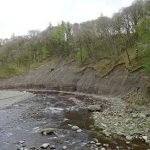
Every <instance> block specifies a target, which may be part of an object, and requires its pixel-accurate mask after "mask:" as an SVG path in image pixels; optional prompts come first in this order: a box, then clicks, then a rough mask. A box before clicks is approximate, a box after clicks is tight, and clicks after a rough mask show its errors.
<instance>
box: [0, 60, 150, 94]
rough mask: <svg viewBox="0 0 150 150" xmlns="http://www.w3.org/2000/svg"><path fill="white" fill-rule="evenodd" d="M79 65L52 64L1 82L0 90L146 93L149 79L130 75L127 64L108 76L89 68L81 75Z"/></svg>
mask: <svg viewBox="0 0 150 150" xmlns="http://www.w3.org/2000/svg"><path fill="white" fill-rule="evenodd" d="M77 70H78V66H77V64H76V63H75V62H69V61H67V60H59V61H58V62H54V61H50V62H47V63H45V64H44V65H42V66H40V67H39V68H37V69H34V70H30V71H29V72H28V73H27V74H25V75H19V76H15V77H12V78H10V79H3V80H1V81H0V88H19V87H21V88H46V89H58V90H72V91H80V92H89V93H98V94H103V95H105V94H111V95H120V94H121V95H124V94H126V93H128V92H129V91H133V90H135V91H146V90H147V88H146V84H147V80H148V77H146V76H145V75H143V74H142V72H139V71H137V72H133V73H129V72H128V71H127V70H126V69H125V67H124V66H123V65H119V66H116V68H114V69H113V70H112V72H110V73H109V74H108V75H106V76H105V77H103V78H102V77H100V75H97V74H96V71H95V70H94V69H93V68H90V67H87V68H86V69H84V70H83V71H80V72H78V71H77Z"/></svg>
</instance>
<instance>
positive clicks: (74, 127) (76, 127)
mask: <svg viewBox="0 0 150 150" xmlns="http://www.w3.org/2000/svg"><path fill="white" fill-rule="evenodd" d="M78 129H80V128H79V127H78V126H72V130H74V131H77V130H78Z"/></svg>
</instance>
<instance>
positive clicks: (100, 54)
mask: <svg viewBox="0 0 150 150" xmlns="http://www.w3.org/2000/svg"><path fill="white" fill-rule="evenodd" d="M53 57H64V58H65V57H69V58H70V59H72V60H74V61H76V62H77V63H79V64H81V65H90V64H96V66H95V68H100V67H102V68H103V69H104V68H106V66H111V65H112V66H115V65H117V64H121V63H124V64H125V65H126V67H127V68H128V69H129V70H133V71H134V69H135V68H137V69H138V68H140V67H144V68H145V69H144V70H145V71H146V72H150V1H149V0H145V1H143V0H136V1H134V2H133V4H132V5H131V6H129V7H126V8H122V9H121V10H120V11H119V12H117V13H115V14H114V15H113V17H112V18H109V17H106V16H104V15H103V14H101V15H100V17H98V18H97V19H96V20H91V21H87V22H83V23H80V24H79V23H75V24H71V23H69V22H64V21H62V22H61V23H60V24H58V25H57V26H52V25H51V24H50V25H49V26H48V27H47V29H46V30H44V31H42V32H40V31H37V30H31V31H29V32H28V35H26V36H15V35H12V37H11V38H10V39H1V40H0V77H9V76H11V75H15V74H20V73H24V72H26V71H27V70H29V69H30V68H32V67H35V66H37V65H39V64H41V63H42V62H43V61H44V60H47V59H51V58H53ZM100 61H102V63H101V64H100V65H99V62H100ZM108 70H110V69H108Z"/></svg>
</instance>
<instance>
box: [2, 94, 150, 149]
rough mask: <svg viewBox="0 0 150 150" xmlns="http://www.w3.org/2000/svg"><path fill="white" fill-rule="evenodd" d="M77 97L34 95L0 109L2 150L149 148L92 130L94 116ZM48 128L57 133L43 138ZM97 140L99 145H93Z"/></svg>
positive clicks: (137, 142) (139, 142)
mask: <svg viewBox="0 0 150 150" xmlns="http://www.w3.org/2000/svg"><path fill="white" fill-rule="evenodd" d="M21 97H22V96H21ZM21 97H20V98H21ZM75 97H76V95H74V94H71V93H59V92H51V93H47V92H44V93H43V92H42V93H37V92H36V93H35V92H34V96H31V97H28V98H27V99H24V100H22V101H15V102H14V103H11V105H6V107H1V108H0V150H17V149H18V150H19V149H20V150H22V149H23V148H22V146H24V147H27V148H31V147H32V148H33V147H36V148H40V146H41V145H42V144H43V143H50V144H51V145H55V148H56V149H58V150H62V148H63V146H66V147H67V149H69V150H98V149H99V150H131V149H132V150H147V149H148V148H150V147H149V146H148V145H147V144H145V143H144V142H141V141H135V142H133V143H127V142H126V141H125V140H124V139H121V138H119V139H118V138H112V137H106V136H104V135H103V134H102V131H101V130H99V129H96V128H94V127H93V123H94V122H93V119H92V117H91V116H92V113H91V112H89V111H88V110H87V109H86V107H79V106H78V105H77V104H76V103H75V102H74V101H73V98H75ZM12 99H15V98H12ZM77 99H78V101H79V103H80V102H81V104H83V102H82V99H83V96H77ZM88 103H90V99H87V100H86V103H85V105H87V104H88ZM72 126H78V127H79V128H80V129H82V131H81V132H79V133H77V132H76V131H74V130H72ZM45 128H54V129H55V133H56V134H53V135H47V136H43V135H42V134H41V130H42V129H45ZM97 133H99V134H97ZM93 138H94V139H93ZM95 138H96V140H98V141H97V143H99V145H98V144H97V145H98V146H96V143H93V141H94V140H95ZM21 141H23V142H22V143H23V144H22V143H21Z"/></svg>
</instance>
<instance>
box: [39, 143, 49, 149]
mask: <svg viewBox="0 0 150 150" xmlns="http://www.w3.org/2000/svg"><path fill="white" fill-rule="evenodd" d="M49 146H50V144H49V143H44V144H42V145H41V148H43V149H46V148H48V147H49Z"/></svg>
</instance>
